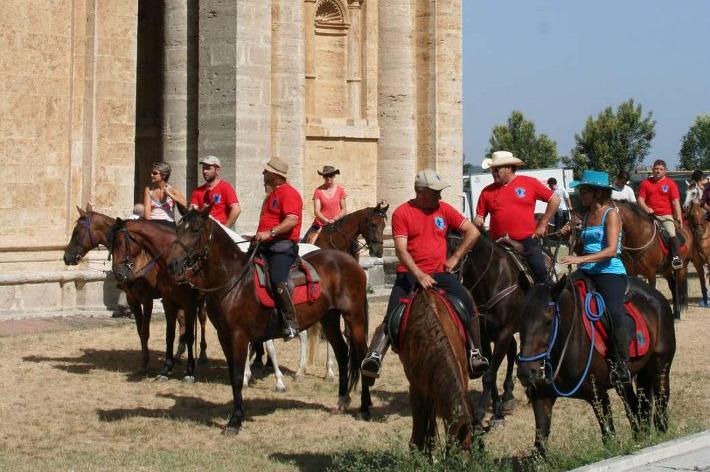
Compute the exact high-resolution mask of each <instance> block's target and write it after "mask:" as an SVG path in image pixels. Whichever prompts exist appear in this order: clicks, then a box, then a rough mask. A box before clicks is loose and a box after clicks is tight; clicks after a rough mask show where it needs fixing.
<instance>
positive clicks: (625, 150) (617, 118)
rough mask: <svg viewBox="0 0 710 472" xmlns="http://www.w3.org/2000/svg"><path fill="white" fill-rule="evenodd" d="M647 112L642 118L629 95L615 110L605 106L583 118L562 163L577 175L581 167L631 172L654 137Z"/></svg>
mask: <svg viewBox="0 0 710 472" xmlns="http://www.w3.org/2000/svg"><path fill="white" fill-rule="evenodd" d="M652 116H653V114H652V113H651V112H648V114H647V115H646V116H645V117H644V116H643V111H642V108H641V104H636V103H634V100H633V98H630V99H629V100H627V101H625V102H624V103H622V104H621V105H619V106H618V108H617V109H616V112H614V111H613V110H612V108H611V107H607V108H606V109H605V110H604V111H602V112H601V113H599V115H598V116H597V117H596V119H594V118H592V117H591V116H590V117H589V118H587V123H586V124H585V126H584V129H583V130H582V133H581V134H575V136H574V140H575V142H576V145H575V147H574V148H573V149H572V152H571V156H570V157H563V158H562V162H563V163H564V164H565V165H566V166H569V167H571V168H572V169H573V170H574V175H575V177H577V178H579V176H580V175H581V174H582V171H583V170H584V169H594V170H602V171H607V172H609V173H610V174H611V175H615V174H616V173H617V172H619V171H620V170H622V169H623V170H626V171H631V170H633V169H635V168H636V167H637V166H638V165H640V164H641V163H642V162H643V160H644V159H645V158H646V156H647V155H648V152H649V150H650V149H651V141H652V140H653V138H654V137H655V136H656V121H655V120H653V118H652Z"/></svg>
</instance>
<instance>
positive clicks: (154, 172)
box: [150, 170, 160, 175]
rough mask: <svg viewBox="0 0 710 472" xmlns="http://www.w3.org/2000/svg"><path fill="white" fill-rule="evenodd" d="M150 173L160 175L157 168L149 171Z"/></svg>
mask: <svg viewBox="0 0 710 472" xmlns="http://www.w3.org/2000/svg"><path fill="white" fill-rule="evenodd" d="M150 175H160V172H158V171H157V170H154V171H151V172H150Z"/></svg>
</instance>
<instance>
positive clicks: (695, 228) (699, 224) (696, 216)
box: [686, 201, 706, 241]
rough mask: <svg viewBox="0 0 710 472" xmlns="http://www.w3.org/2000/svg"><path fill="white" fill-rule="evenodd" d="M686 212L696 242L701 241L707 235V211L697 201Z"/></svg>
mask: <svg viewBox="0 0 710 472" xmlns="http://www.w3.org/2000/svg"><path fill="white" fill-rule="evenodd" d="M686 210H687V211H686V217H687V218H688V224H689V225H690V229H691V230H692V232H693V236H694V237H695V240H696V241H700V240H702V239H703V237H704V235H705V225H706V220H705V210H704V209H703V207H702V205H701V204H700V203H698V202H695V201H693V202H691V204H690V206H689V207H688V208H687V209H686Z"/></svg>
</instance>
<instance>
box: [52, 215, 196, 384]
mask: <svg viewBox="0 0 710 472" xmlns="http://www.w3.org/2000/svg"><path fill="white" fill-rule="evenodd" d="M77 210H79V218H78V219H77V221H76V223H75V224H74V229H73V231H72V236H71V239H70V240H69V243H68V244H67V247H66V248H65V251H64V263H65V264H67V265H76V264H78V263H79V261H81V259H82V258H83V257H84V256H85V255H86V254H87V253H88V252H89V251H91V250H92V249H95V248H97V247H98V246H99V245H102V246H104V247H107V248H108V249H109V250H110V249H111V245H112V244H111V241H112V238H113V230H112V228H113V225H114V223H115V220H114V219H113V218H111V217H109V216H107V215H104V214H102V213H99V212H95V211H93V209H92V207H91V205H90V204H88V205H87V206H86V210H82V209H81V208H78V207H77ZM138 263H139V264H140V262H138ZM157 278H158V270H157V268H155V269H154V270H151V271H147V272H146V273H145V274H143V276H142V277H140V278H137V279H135V280H133V281H132V283H131V284H130V286H125V285H124V286H121V287H120V288H121V289H122V290H123V291H124V292H125V293H126V300H127V301H128V306H129V307H130V309H131V312H132V313H133V317H134V319H135V321H136V328H137V331H138V336H139V338H140V341H141V368H140V370H139V373H141V374H145V373H147V372H148V362H149V350H148V339H149V337H150V320H151V315H152V312H153V300H154V299H156V298H161V297H162V295H161V293H160V291H159V290H158V282H157ZM167 280H171V279H170V278H168V279H167ZM164 309H165V318H166V321H167V325H166V338H167V339H168V340H169V341H170V347H169V349H168V348H166V351H167V350H169V351H170V352H172V349H173V348H172V343H173V340H174V338H175V321H176V320H177V321H178V322H179V323H180V326H181V331H183V330H184V328H183V327H184V325H185V321H184V315H183V313H182V312H181V311H179V310H178V307H177V306H176V305H175V304H172V303H170V302H168V303H167V304H166V303H164ZM200 321H201V325H202V345H201V351H200V359H201V360H206V347H207V344H206V342H205V324H206V321H207V320H206V315H205V314H204V313H201V317H200ZM163 370H165V369H163ZM163 373H165V372H161V375H162V374H163Z"/></svg>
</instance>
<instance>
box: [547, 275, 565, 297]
mask: <svg viewBox="0 0 710 472" xmlns="http://www.w3.org/2000/svg"><path fill="white" fill-rule="evenodd" d="M566 286H567V275H563V276H562V278H561V279H560V280H558V281H557V283H556V284H555V285H554V286H553V287H552V289H551V292H552V293H551V295H552V299H553V300H554V301H557V300H558V299H559V298H560V294H562V291H563V290H564V289H565V287H566Z"/></svg>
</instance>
